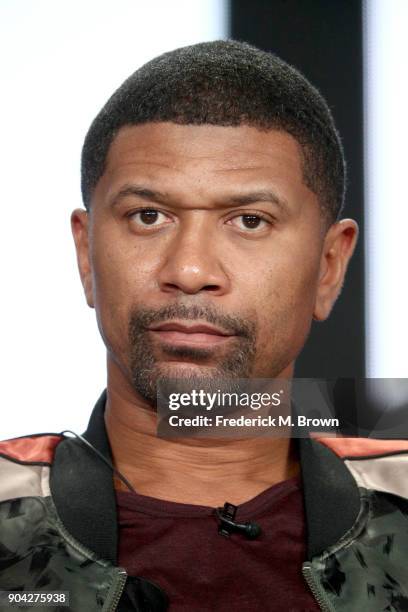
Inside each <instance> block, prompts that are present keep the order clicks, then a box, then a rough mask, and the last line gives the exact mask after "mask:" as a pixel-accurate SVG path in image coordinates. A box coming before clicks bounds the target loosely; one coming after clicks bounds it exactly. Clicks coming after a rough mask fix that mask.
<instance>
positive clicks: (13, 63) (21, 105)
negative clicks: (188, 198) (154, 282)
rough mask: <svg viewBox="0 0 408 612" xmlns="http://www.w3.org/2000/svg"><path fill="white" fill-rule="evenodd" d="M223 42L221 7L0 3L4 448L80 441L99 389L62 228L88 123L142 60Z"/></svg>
mask: <svg viewBox="0 0 408 612" xmlns="http://www.w3.org/2000/svg"><path fill="white" fill-rule="evenodd" d="M226 31H227V23H226V3H225V2H224V0H194V2H191V1H190V0H184V1H183V0H171V2H169V1H168V0H149V2H142V1H140V0H116V1H115V2H112V1H111V0H86V1H81V0H74V1H73V0H69V1H68V0H60V1H58V2H55V0H19V1H17V2H16V0H2V2H1V4H0V57H1V62H2V66H1V74H2V79H1V80H2V93H1V101H0V105H1V119H2V128H1V148H0V164H1V173H2V179H1V198H2V202H1V221H2V223H1V240H0V257H1V288H2V298H1V302H0V309H1V310H0V325H1V364H0V366H1V404H0V439H5V438H8V437H12V436H20V435H24V434H27V433H34V432H42V431H60V430H62V429H65V428H69V429H74V430H75V431H78V432H82V431H83V430H84V428H85V426H86V424H87V421H88V417H89V413H90V411H91V409H92V406H93V404H94V402H95V401H96V399H97V397H98V396H99V394H100V392H101V391H102V389H103V388H104V387H105V380H106V377H105V350H104V345H103V343H102V340H101V339H100V337H99V333H98V331H97V325H96V321H95V314H94V310H91V309H89V308H88V307H87V305H86V302H85V298H84V297H83V293H82V286H81V284H80V281H79V275H78V272H77V267H76V259H75V253H74V244H73V240H72V236H71V229H70V223H69V217H70V213H71V211H72V210H73V209H74V208H76V207H78V206H81V205H82V202H81V197H80V187H79V180H80V173H79V167H80V151H81V146H82V142H83V138H84V136H85V133H86V131H87V129H88V127H89V124H90V122H91V120H92V119H93V117H94V116H95V115H96V113H97V112H98V111H99V110H100V108H101V107H102V105H103V104H104V103H105V102H106V100H107V98H108V97H109V96H110V95H111V93H113V91H114V90H115V89H116V88H117V87H118V86H119V85H120V84H121V82H122V81H123V80H124V79H125V78H126V77H127V76H129V74H131V73H132V72H133V71H134V70H135V69H136V68H138V67H139V66H140V65H141V64H143V63H144V62H146V61H147V60H149V59H151V58H153V57H154V56H156V55H158V54H160V53H162V52H164V51H169V50H171V49H174V48H176V47H180V46H183V45H187V44H192V43H195V42H200V41H205V40H212V39H216V38H225V37H226Z"/></svg>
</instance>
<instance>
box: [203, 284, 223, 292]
mask: <svg viewBox="0 0 408 612" xmlns="http://www.w3.org/2000/svg"><path fill="white" fill-rule="evenodd" d="M219 288H220V287H219V285H205V286H204V287H203V288H202V291H218V290H219Z"/></svg>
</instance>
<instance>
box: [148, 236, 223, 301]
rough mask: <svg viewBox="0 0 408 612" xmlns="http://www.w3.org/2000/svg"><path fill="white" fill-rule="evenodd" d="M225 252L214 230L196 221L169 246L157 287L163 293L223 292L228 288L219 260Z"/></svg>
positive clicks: (220, 260)
mask: <svg viewBox="0 0 408 612" xmlns="http://www.w3.org/2000/svg"><path fill="white" fill-rule="evenodd" d="M218 238H219V237H218ZM225 255H226V253H223V252H222V245H221V244H220V240H219V239H218V240H217V235H216V231H215V230H214V229H212V230H211V229H210V228H209V227H208V226H207V227H206V226H205V225H204V224H199V226H198V227H190V228H189V229H185V230H180V231H179V232H177V234H176V235H175V236H174V237H173V239H172V242H171V243H170V244H169V245H168V248H167V251H166V254H165V259H164V263H163V265H162V267H161V269H160V271H159V277H158V282H159V286H160V289H161V290H162V291H164V292H166V293H185V294H196V293H200V292H205V293H211V294H213V295H224V294H225V293H227V292H228V291H229V287H230V279H229V277H228V274H227V273H226V270H225V269H224V266H223V263H222V259H223V258H224V257H225Z"/></svg>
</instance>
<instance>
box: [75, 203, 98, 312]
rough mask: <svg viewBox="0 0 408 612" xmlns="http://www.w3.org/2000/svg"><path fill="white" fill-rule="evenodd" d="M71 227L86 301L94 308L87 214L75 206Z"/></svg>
mask: <svg viewBox="0 0 408 612" xmlns="http://www.w3.org/2000/svg"><path fill="white" fill-rule="evenodd" d="M71 229H72V235H73V237H74V242H75V248H76V253H77V262H78V269H79V274H80V277H81V282H82V286H83V288H84V291H85V297H86V301H87V303H88V306H89V307H90V308H94V306H95V305H94V298H93V283H92V268H91V264H90V257H89V214H88V212H87V211H86V210H83V209H82V208H76V209H75V210H74V211H73V212H72V214H71Z"/></svg>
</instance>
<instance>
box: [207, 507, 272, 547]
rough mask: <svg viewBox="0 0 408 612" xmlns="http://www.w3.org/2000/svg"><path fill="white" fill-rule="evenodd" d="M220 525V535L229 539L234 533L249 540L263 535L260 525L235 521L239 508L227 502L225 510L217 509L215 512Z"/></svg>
mask: <svg viewBox="0 0 408 612" xmlns="http://www.w3.org/2000/svg"><path fill="white" fill-rule="evenodd" d="M215 513H216V515H217V517H218V519H219V521H220V525H219V527H218V533H219V534H220V535H223V536H225V537H227V538H228V537H229V536H230V535H231V534H232V533H234V532H235V533H236V532H238V533H242V534H243V535H244V536H245V537H246V538H247V540H255V539H256V538H257V537H258V536H260V535H261V533H262V529H261V528H260V526H259V525H258V523H254V522H252V521H247V522H246V523H237V522H236V521H235V515H236V513H237V506H234V504H230V503H228V502H225V504H224V507H223V508H217V509H216V511H215Z"/></svg>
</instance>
